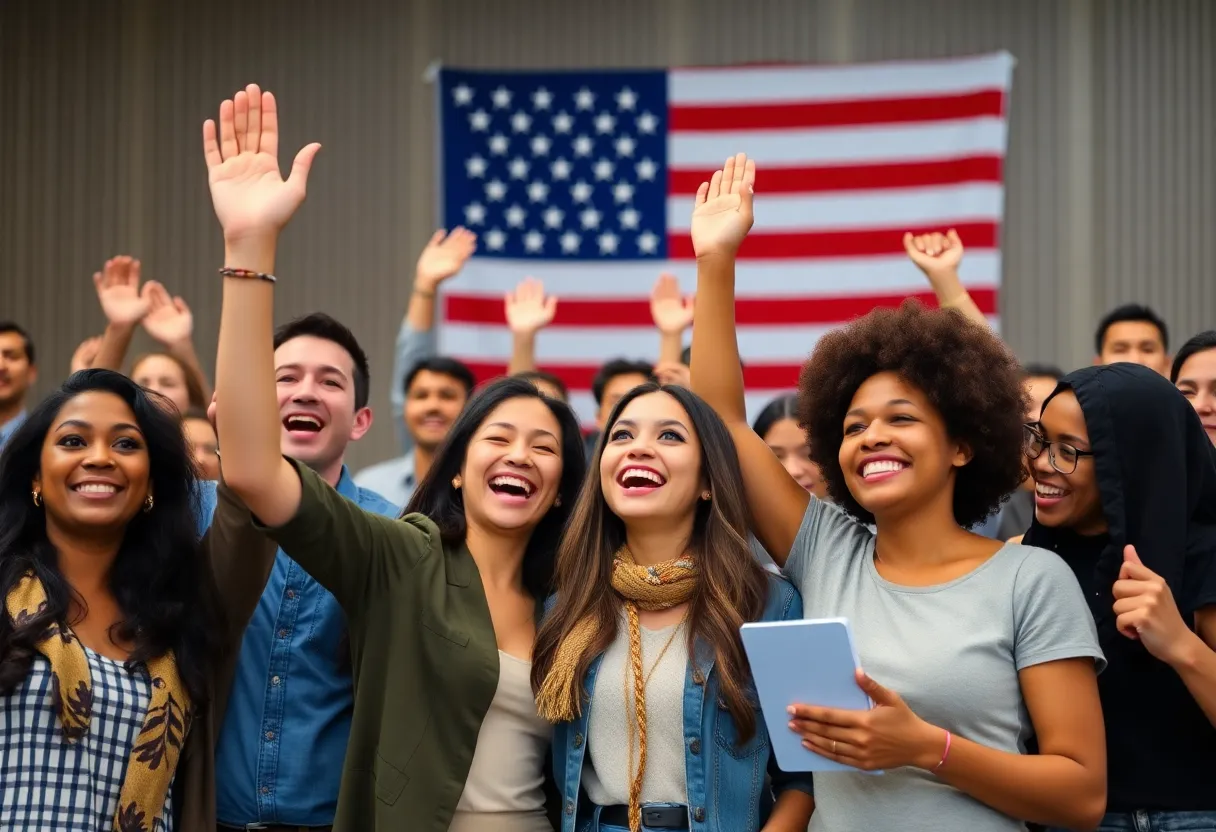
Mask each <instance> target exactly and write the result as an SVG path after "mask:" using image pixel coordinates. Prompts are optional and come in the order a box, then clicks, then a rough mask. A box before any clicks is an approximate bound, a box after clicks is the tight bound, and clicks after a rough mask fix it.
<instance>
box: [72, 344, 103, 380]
mask: <svg viewBox="0 0 1216 832" xmlns="http://www.w3.org/2000/svg"><path fill="white" fill-rule="evenodd" d="M100 349H101V336H100V335H94V336H92V337H91V338H85V339H84V340H83V341H81V342H80V346H78V347H76V351H75V352H74V353H72V369H71V372H73V373H75V372H79V371H80V370H87V369H89V368H90V367H92V366H93V362H94V361H95V360H97V351H98V350H100Z"/></svg>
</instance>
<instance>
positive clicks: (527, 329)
mask: <svg viewBox="0 0 1216 832" xmlns="http://www.w3.org/2000/svg"><path fill="white" fill-rule="evenodd" d="M505 306H506V312H507V326H508V327H510V329H511V332H513V333H514V334H516V335H534V334H535V333H536V332H537V331H539V330H541V329H544V328H545V327H546V326H548V325H549V324H550V323H552V322H553V316H554V314H556V312H557V298H555V297H554V296H553V295H549V296H548V297H545V284H543V283H541V282H540V281H539V280H537V279H535V278H532V277H526V278H524V279H523V280H522V281H521V282H520V284H519V285H518V286H516V287H515V291H514V292H509V293H507V296H506V299H505Z"/></svg>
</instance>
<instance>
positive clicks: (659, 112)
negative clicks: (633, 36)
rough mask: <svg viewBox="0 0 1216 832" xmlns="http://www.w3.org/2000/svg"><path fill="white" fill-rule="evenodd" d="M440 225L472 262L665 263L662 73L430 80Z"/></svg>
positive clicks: (460, 75) (464, 75)
mask: <svg viewBox="0 0 1216 832" xmlns="http://www.w3.org/2000/svg"><path fill="white" fill-rule="evenodd" d="M439 95H440V101H441V103H440V112H441V115H442V132H441V134H440V136H441V139H440V141H441V154H442V158H443V217H444V224H445V226H446V227H447V228H453V227H455V226H457V225H463V226H465V227H466V228H469V229H471V230H473V231H475V232H476V233H477V235H478V237H479V245H478V254H481V255H483V256H487V257H505V258H518V259H527V260H547V259H556V260H562V259H568V260H603V259H616V260H647V259H655V260H662V259H665V258H666V257H667V73H665V72H662V71H654V72H594V73H592V72H536V73H531V72H530V73H510V74H507V73H503V74H494V73H480V72H479V73H468V72H460V71H457V70H443V71H441V72H440V74H439Z"/></svg>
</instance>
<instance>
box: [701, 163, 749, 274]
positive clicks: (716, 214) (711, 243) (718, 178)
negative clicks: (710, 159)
mask: <svg viewBox="0 0 1216 832" xmlns="http://www.w3.org/2000/svg"><path fill="white" fill-rule="evenodd" d="M755 184H756V163H755V162H753V161H752V160H751V159H748V158H747V155H746V154H744V153H740V154H739V155H737V156H732V157H731V158H729V159H727V160H726V164H725V165H723V166H722V170H720V171H714V175H713V177H711V178H710V180H709V181H708V182H702V183H701V187H700V188H698V189H697V199H696V207H695V208H694V209H693V212H692V248H693V251H694V252H695V253H696V255H697V257H709V256H714V255H725V256H728V257H734V255H735V253H736V252H737V251H738V250H739V246H740V244H742V242H743V238H744V237H746V236H747V232H748V231H750V230H751V227H752V222H753V220H754V217H753V215H752V191H753V189H754V187H755Z"/></svg>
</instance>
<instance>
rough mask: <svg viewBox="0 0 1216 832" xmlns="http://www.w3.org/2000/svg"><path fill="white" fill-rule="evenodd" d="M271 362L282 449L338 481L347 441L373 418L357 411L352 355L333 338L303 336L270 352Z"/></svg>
mask: <svg viewBox="0 0 1216 832" xmlns="http://www.w3.org/2000/svg"><path fill="white" fill-rule="evenodd" d="M274 364H275V380H276V383H275V389H276V390H277V393H278V398H279V417H280V418H281V419H282V422H283V433H282V450H283V453H284V454H285V455H287V456H290V457H292V458H293V459H298V460H300V461H301V462H303V463H304V464H305V465H307V466H308V467H309V468H312V469H313V470H314V471H316V472H317V473H319V474H321V475H322V476H324V477H326V479H328V480H329V481H330V482H336V481H337V476H338V472H339V471H340V470H341V467H342V458H343V456H344V455H345V454H346V446H347V445H349V444H350V443H351V442H353V441H354V440H356V439H358V438H360V437H361V436H363V434H365V433H366V432H367V429H368V428H370V427H371V423H372V415H371V411H370V410H369V409H368V408H366V407H364V408H360V409H359V410H358V411H356V410H355V383H354V373H355V362H354V360H353V359H352V358H351V357H350V353H348V352H347V351H346V350H344V349H343V348H342V347H341V346H340V345H338V344H336V343H335V342H333V341H329V340H326V339H324V338H317V337H316V336H313V335H301V336H299V337H298V338H292V339H291V340H290V341H285V342H284V343H283V344H282V345H280V346H279V348H278V349H277V350H275V351H274Z"/></svg>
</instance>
